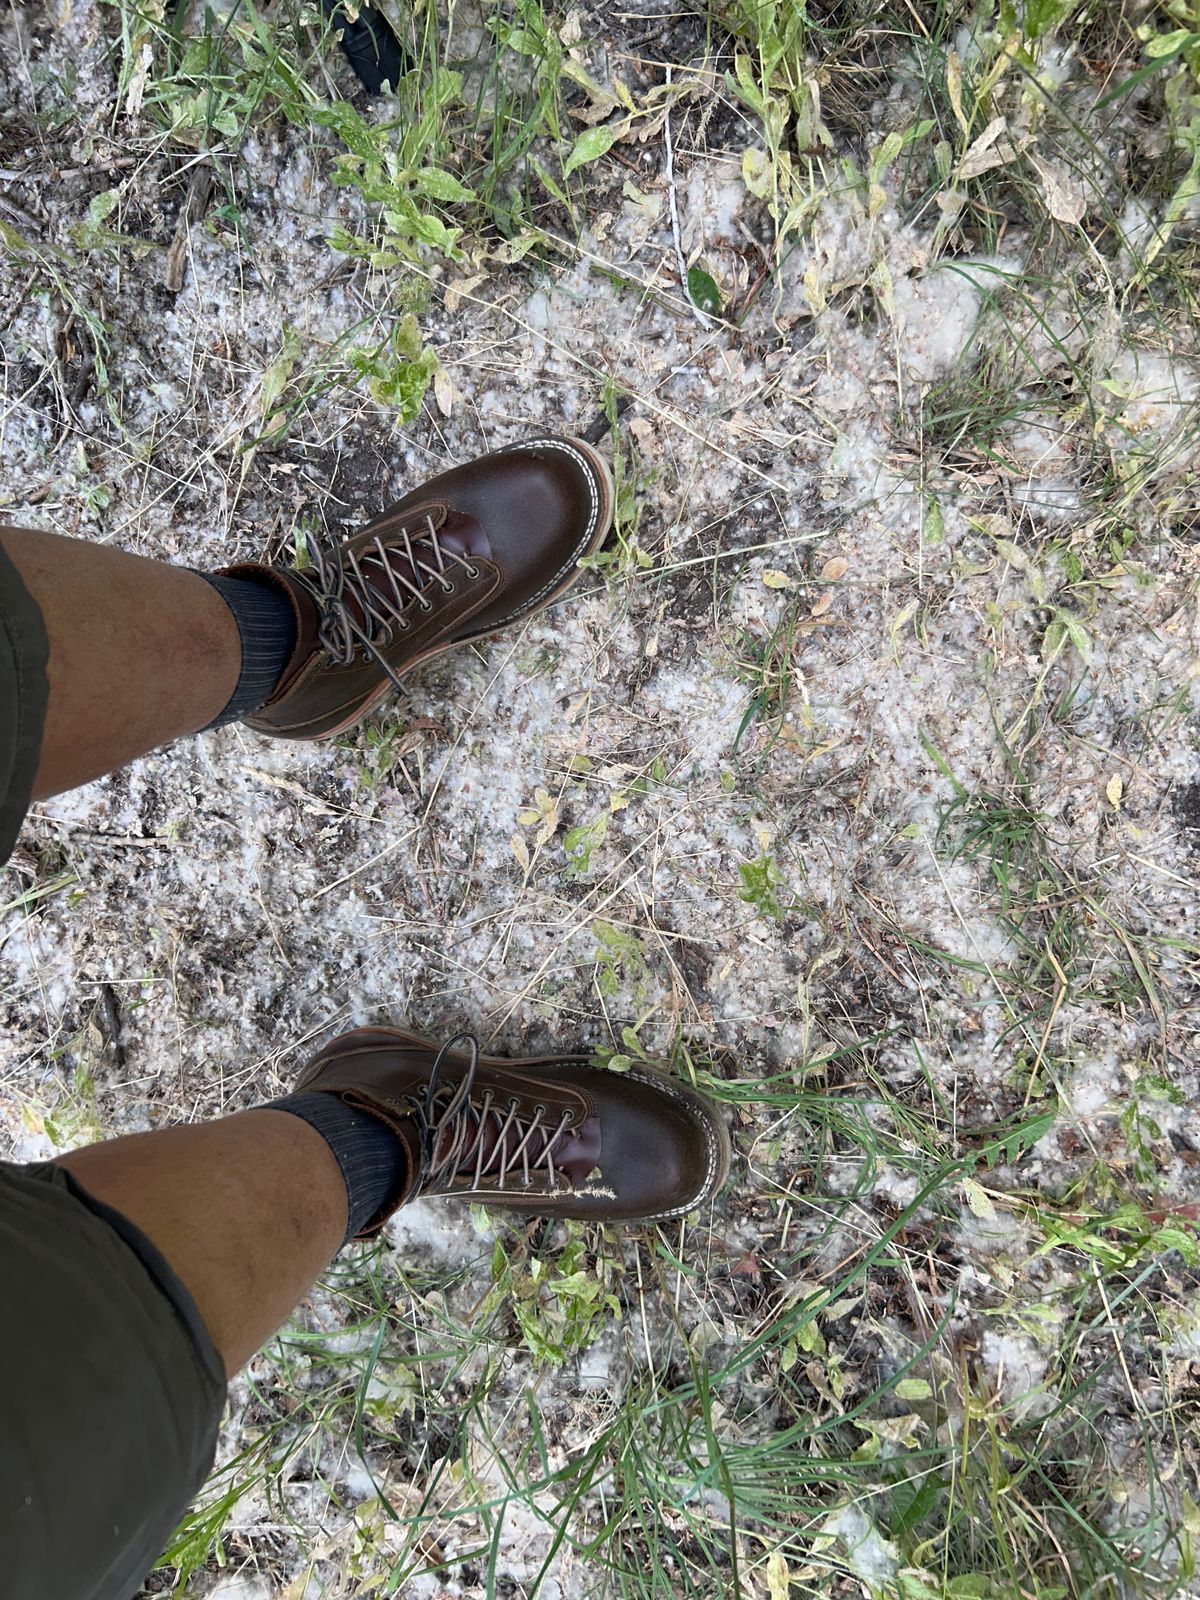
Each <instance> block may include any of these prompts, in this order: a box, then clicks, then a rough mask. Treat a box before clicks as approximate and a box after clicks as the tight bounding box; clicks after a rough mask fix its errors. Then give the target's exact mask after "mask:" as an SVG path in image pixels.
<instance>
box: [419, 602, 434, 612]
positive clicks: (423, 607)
mask: <svg viewBox="0 0 1200 1600" xmlns="http://www.w3.org/2000/svg"><path fill="white" fill-rule="evenodd" d="M420 606H421V610H422V611H432V610H433V607H432V606H431V605H430V603H429V601H428V600H422V601H420Z"/></svg>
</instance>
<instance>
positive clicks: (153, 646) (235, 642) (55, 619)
mask: <svg viewBox="0 0 1200 1600" xmlns="http://www.w3.org/2000/svg"><path fill="white" fill-rule="evenodd" d="M0 539H2V541H3V545H4V549H5V551H6V552H7V553H8V556H9V558H10V559H11V561H12V562H13V564H14V565H15V566H16V568H17V570H18V571H19V572H20V574H21V577H22V579H23V580H24V583H25V587H26V588H27V589H28V590H29V592H30V594H31V595H32V596H33V598H34V599H35V600H36V601H37V603H38V605H39V607H40V608H41V611H42V615H43V616H44V618H45V622H46V632H47V634H48V635H49V640H50V667H49V675H50V705H49V711H48V713H47V717H46V729H45V735H44V740H43V744H42V756H41V764H40V766H39V768H38V774H37V781H36V784H35V787H34V794H35V797H36V798H38V799H44V798H45V796H46V795H51V794H57V793H58V792H59V791H60V790H62V789H70V788H73V787H74V786H75V785H76V784H80V783H87V782H88V781H89V780H90V779H92V778H96V777H99V776H100V774H101V773H104V772H111V771H113V770H114V769H115V768H116V767H120V766H123V765H124V764H125V763H126V762H127V761H132V760H133V759H134V757H135V756H140V755H144V754H145V753H146V751H148V750H154V749H156V748H157V747H158V746H159V745H163V744H167V743H169V742H170V741H171V740H172V739H177V738H179V737H180V736H181V735H183V734H186V733H195V732H196V731H197V730H198V729H200V728H203V727H205V726H206V725H207V724H208V723H210V722H211V721H212V720H213V718H214V717H217V716H219V715H220V713H221V711H222V710H223V709H224V708H225V706H226V704H227V703H228V701H229V697H230V695H231V694H232V693H233V690H234V686H235V685H236V683H237V680H238V672H239V670H240V666H241V646H240V642H239V639H238V631H237V624H236V623H235V622H234V620H233V616H232V614H231V613H230V611H229V609H228V607H227V606H226V605H225V604H224V602H223V601H222V600H221V597H220V596H219V595H218V594H217V593H216V592H215V591H214V590H213V589H212V588H210V586H209V585H208V584H207V583H205V582H204V580H203V578H199V577H197V575H196V574H195V573H194V572H189V571H188V570H187V568H186V567H173V566H170V565H168V564H167V563H165V562H161V561H147V560H146V559H145V558H144V557H143V556H135V555H130V554H129V553H128V552H127V551H124V550H114V549H112V548H111V547H109V546H108V545H97V544H91V543H89V542H88V541H87V540H85V539H64V538H61V537H60V536H59V535H58V534H54V533H36V532H31V531H29V530H25V529H18V528H9V529H5V530H4V532H3V534H2V535H0Z"/></svg>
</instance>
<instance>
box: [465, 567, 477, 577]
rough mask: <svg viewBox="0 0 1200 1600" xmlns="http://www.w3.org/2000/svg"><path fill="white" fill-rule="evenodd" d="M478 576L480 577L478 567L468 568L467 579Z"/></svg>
mask: <svg viewBox="0 0 1200 1600" xmlns="http://www.w3.org/2000/svg"><path fill="white" fill-rule="evenodd" d="M478 576H479V568H478V567H468V568H467V577H468V578H477V577H478Z"/></svg>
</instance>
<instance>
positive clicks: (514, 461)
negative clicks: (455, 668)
mask: <svg viewBox="0 0 1200 1600" xmlns="http://www.w3.org/2000/svg"><path fill="white" fill-rule="evenodd" d="M612 513H613V489H612V478H611V476H610V474H609V470H608V467H607V465H606V464H605V462H604V459H603V457H601V456H600V455H598V454H597V453H596V451H595V450H594V449H593V448H592V447H591V445H588V444H584V443H583V441H582V440H579V439H554V438H544V439H531V440H529V441H528V443H526V444H521V445H515V446H514V447H513V448H511V449H508V450H500V451H497V452H496V453H495V454H493V455H487V456H481V457H480V458H479V459H478V460H477V461H469V462H466V463H465V464H464V465H463V466H460V467H452V468H451V469H450V471H449V472H443V473H441V474H440V475H439V476H438V477H436V478H431V479H430V480H429V481H428V482H427V483H423V484H421V485H420V486H419V487H418V488H416V489H413V490H412V491H411V492H410V493H408V494H406V495H405V496H404V497H403V499H401V500H397V501H396V503H395V504H394V505H392V506H389V507H388V509H387V510H386V511H384V512H382V513H381V514H380V515H379V516H378V517H376V518H374V520H373V521H371V522H369V523H367V524H366V526H365V527H363V528H361V529H360V530H359V532H358V533H356V534H354V535H353V536H352V537H351V538H349V539H346V540H345V541H344V542H343V543H342V544H341V545H340V546H337V547H335V548H334V549H332V550H323V549H322V548H321V547H320V546H319V545H317V544H316V543H314V542H313V541H310V542H309V555H310V558H311V565H310V566H308V567H306V568H304V570H303V571H299V572H297V571H292V570H291V569H285V568H282V567H265V566H261V565H259V564H257V563H245V564H242V565H239V566H236V567H229V568H227V569H226V570H227V572H228V574H229V576H231V577H234V578H254V579H257V580H258V581H259V582H262V581H264V580H267V581H269V582H271V583H273V584H276V585H278V586H279V587H280V588H281V589H282V590H283V591H284V593H285V594H287V596H288V597H289V598H290V600H291V602H292V604H293V606H294V607H295V611H296V648H295V650H294V652H293V654H292V659H291V661H290V662H289V663H288V666H287V668H286V669H285V671H284V674H283V676H282V678H281V679H280V681H279V686H278V688H277V689H276V691H275V693H274V695H273V696H272V698H271V699H270V700H269V701H268V703H267V704H266V705H265V706H264V707H263V708H262V710H261V711H256V712H255V713H254V715H253V716H251V717H247V718H246V719H245V720H246V722H247V723H248V724H249V726H250V727H252V728H257V729H258V731H259V732H260V733H270V734H274V735H276V736H277V737H278V738H282V739H328V738H330V737H331V736H332V735H333V734H335V733H341V732H342V731H343V730H344V729H346V728H348V727H350V726H351V724H352V723H355V722H357V721H358V720H359V718H360V717H363V716H365V715H366V713H367V712H368V711H370V710H371V708H372V707H373V706H375V705H377V704H378V702H379V701H380V700H382V699H383V697H384V696H385V695H386V694H387V693H388V690H389V689H390V688H391V687H392V686H393V685H395V686H396V687H397V688H399V687H401V681H400V680H401V679H402V678H403V677H404V676H405V674H407V673H409V672H411V671H412V670H413V669H414V668H415V667H419V666H421V665H422V664H423V663H424V662H426V661H429V660H430V659H431V658H432V657H434V656H438V655H441V654H443V652H445V651H447V650H452V649H454V647H455V646H456V645H460V644H466V643H468V642H469V641H470V640H472V639H480V638H483V637H484V636H485V635H487V634H489V633H495V632H496V631H497V630H498V629H500V628H507V627H510V626H511V625H512V624H514V623H517V622H522V621H524V619H525V618H526V617H531V616H533V615H534V613H535V612H538V611H541V610H542V609H543V608H544V607H546V606H548V605H549V604H550V603H551V601H553V600H556V599H557V598H558V596H559V595H561V594H563V593H564V592H565V591H566V590H567V589H569V588H570V587H571V585H572V584H573V583H574V582H575V581H576V579H577V578H578V576H579V561H580V559H581V557H583V556H586V555H591V554H592V552H593V551H595V550H598V549H599V547H600V545H601V544H602V543H603V542H604V538H605V536H606V534H607V533H608V530H609V528H610V526H611V525H612Z"/></svg>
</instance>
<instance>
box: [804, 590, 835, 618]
mask: <svg viewBox="0 0 1200 1600" xmlns="http://www.w3.org/2000/svg"><path fill="white" fill-rule="evenodd" d="M832 604H833V590H832V589H824V590H822V592H821V593H820V594H819V595H818V596H817V600H816V604H815V605H814V606H813V608H812V610H811V611H810V612H809V616H810V617H823V616H824V615H825V613H826V612H827V611H828V610H829V608H830V606H831V605H832Z"/></svg>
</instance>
